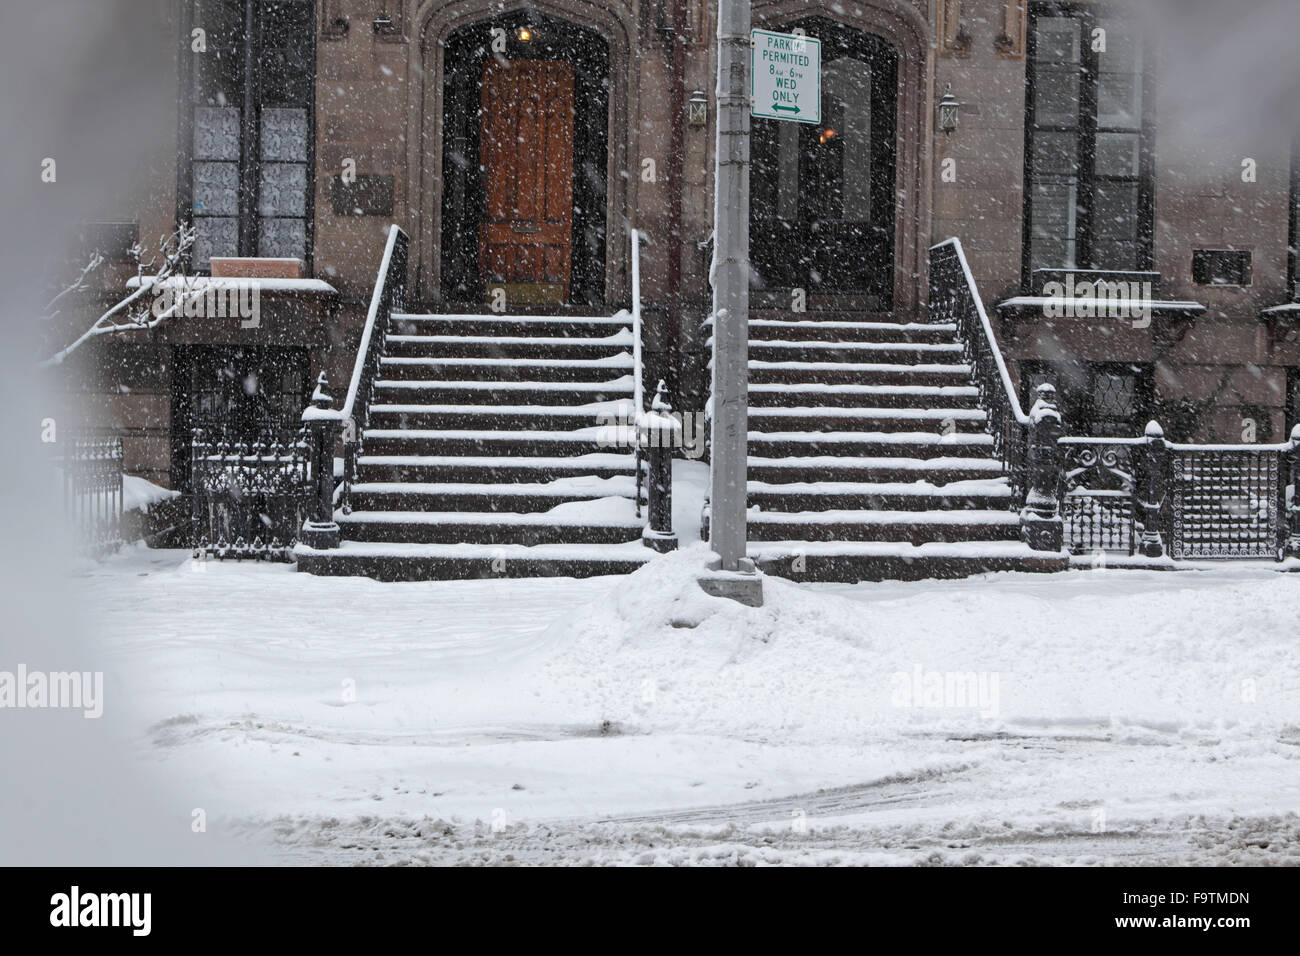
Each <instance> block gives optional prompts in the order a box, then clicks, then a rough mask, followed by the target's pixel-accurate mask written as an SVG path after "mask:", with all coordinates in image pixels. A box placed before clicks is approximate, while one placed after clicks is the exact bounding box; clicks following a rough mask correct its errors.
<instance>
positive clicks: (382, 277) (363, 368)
mask: <svg viewBox="0 0 1300 956" xmlns="http://www.w3.org/2000/svg"><path fill="white" fill-rule="evenodd" d="M409 245H410V237H409V236H407V234H406V232H405V230H403V229H402V228H401V227H400V226H398V225H397V224H396V223H394V224H393V225H391V226H390V227H389V229H388V242H387V243H386V244H385V245H384V255H383V258H382V259H380V261H379V275H378V277H377V278H376V279H375V288H374V291H373V292H372V293H371V294H370V309H369V310H368V311H367V312H366V324H365V326H364V327H363V328H362V330H361V341H360V343H359V344H358V345H357V358H356V362H355V363H354V364H353V366H352V378H351V379H350V380H349V382H348V393H347V397H346V398H345V399H344V401H343V406H342V407H341V408H337V409H336V408H331V407H330V405H331V403H332V401H333V399H331V398H330V396H329V394H328V392H327V391H326V385H327V383H326V381H325V373H324V372H322V373H321V377H320V380H319V382H318V384H317V386H316V392H315V393H314V394H313V395H312V404H311V405H309V406H308V407H307V408H306V409H305V410H304V411H303V413H302V420H303V423H304V424H307V425H311V424H312V423H319V426H320V427H324V426H329V427H332V428H333V429H338V428H340V427H341V428H342V432H343V488H342V495H341V504H342V507H343V510H344V512H348V511H351V492H352V484H353V482H354V481H355V480H356V474H357V458H359V457H360V455H361V445H362V439H363V437H364V434H365V429H366V424H367V422H368V420H369V417H370V396H371V394H372V393H373V391H374V386H375V376H376V375H378V374H379V360H380V359H381V358H383V352H384V338H385V336H386V334H387V332H388V323H389V320H390V319H391V317H392V314H393V313H394V312H396V311H400V310H401V309H402V308H403V307H404V302H405V299H406V259H407V249H408V247H409ZM324 445H328V455H327V457H326V452H325V450H324V448H323V446H324ZM323 446H322V450H321V451H320V454H321V456H322V459H321V460H320V461H314V462H313V468H317V471H316V472H314V473H315V474H317V475H318V476H320V477H319V480H321V481H322V482H323V481H324V480H325V476H326V475H329V474H332V473H333V455H334V451H333V447H334V446H333V441H331V440H324V441H323ZM318 510H320V509H318ZM315 520H316V521H318V522H321V523H329V522H330V521H332V515H316V516H315Z"/></svg>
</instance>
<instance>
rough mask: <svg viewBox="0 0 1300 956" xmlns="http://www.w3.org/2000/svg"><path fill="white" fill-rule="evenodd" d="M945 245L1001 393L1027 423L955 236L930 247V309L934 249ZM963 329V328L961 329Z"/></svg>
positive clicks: (1023, 421) (931, 304)
mask: <svg viewBox="0 0 1300 956" xmlns="http://www.w3.org/2000/svg"><path fill="white" fill-rule="evenodd" d="M945 246H947V247H949V248H951V250H952V254H953V255H954V256H955V257H956V259H957V261H958V262H959V263H960V264H961V271H962V275H963V277H964V278H965V280H966V290H967V291H968V292H969V293H970V297H971V301H972V302H973V303H974V306H975V312H976V315H977V316H978V318H979V328H978V331H979V332H981V333H982V334H983V338H984V340H985V341H986V342H987V343H988V345H989V351H990V352H991V354H992V359H993V361H994V363H995V364H996V365H997V373H998V378H1000V379H1001V381H1002V393H1003V395H1004V396H1005V397H1006V400H1007V403H1008V404H1009V405H1010V406H1011V411H1012V413H1013V414H1014V415H1015V417H1016V421H1018V422H1020V424H1022V425H1028V424H1029V416H1028V415H1026V414H1025V410H1024V409H1023V408H1022V407H1021V405H1020V397H1019V396H1018V395H1017V394H1016V388H1015V386H1014V385H1013V384H1012V382H1011V373H1010V372H1009V371H1007V363H1006V361H1005V360H1004V359H1003V358H1002V349H1001V348H999V346H998V338H997V336H996V335H995V334H994V332H993V324H992V323H991V322H989V316H988V313H987V312H985V311H984V303H983V301H981V299H980V296H979V290H978V289H977V288H976V287H975V276H974V275H973V274H972V273H971V271H970V265H969V264H968V263H967V262H966V252H965V250H964V249H962V247H961V240H960V239H958V238H957V237H956V236H953V237H952V238H951V239H945V240H944V241H943V242H940V243H938V244H936V245H933V246H931V247H930V309H931V311H933V310H934V308H935V299H934V292H935V289H934V262H935V250H936V249H943V248H944V247H945ZM963 331H964V330H963Z"/></svg>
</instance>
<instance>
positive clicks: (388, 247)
mask: <svg viewBox="0 0 1300 956" xmlns="http://www.w3.org/2000/svg"><path fill="white" fill-rule="evenodd" d="M399 235H400V236H403V237H405V236H406V232H405V231H404V230H403V229H402V227H401V226H399V225H397V223H393V224H392V225H391V226H389V227H388V242H387V243H385V244H384V256H383V258H382V259H380V260H379V275H378V277H377V278H376V279H375V288H374V291H373V292H371V294H370V308H369V309H368V310H367V311H366V325H365V328H364V329H363V330H362V332H361V341H360V343H358V345H357V360H356V363H355V364H354V365H353V366H352V381H351V382H350V383H349V384H348V394H347V398H345V399H344V400H343V407H342V408H341V409H340V410H339V413H338V415H339V418H340V419H343V420H346V419H349V418H351V417H352V413H353V410H354V409H355V408H356V404H357V392H358V391H359V390H360V388H361V379H362V377H363V376H364V375H365V369H366V358H367V355H368V354H369V352H370V341H371V339H372V338H373V337H374V334H375V319H376V317H377V316H378V315H379V307H380V305H381V303H382V302H383V298H384V289H385V287H386V286H387V284H388V272H389V268H390V267H391V265H392V262H393V248H394V247H395V246H396V245H397V237H398V236H399Z"/></svg>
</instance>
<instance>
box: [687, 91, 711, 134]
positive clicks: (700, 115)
mask: <svg viewBox="0 0 1300 956" xmlns="http://www.w3.org/2000/svg"><path fill="white" fill-rule="evenodd" d="M686 122H687V123H688V124H689V125H690V127H691V129H703V128H704V127H705V126H708V125H709V98H708V96H707V95H705V92H704V91H703V90H696V91H695V92H694V93H692V94H691V98H690V99H689V100H687V101H686Z"/></svg>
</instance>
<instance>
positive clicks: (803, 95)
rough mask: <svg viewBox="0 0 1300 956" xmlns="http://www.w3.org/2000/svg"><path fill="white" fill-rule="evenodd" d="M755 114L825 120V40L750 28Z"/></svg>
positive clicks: (752, 111) (800, 120)
mask: <svg viewBox="0 0 1300 956" xmlns="http://www.w3.org/2000/svg"><path fill="white" fill-rule="evenodd" d="M749 46H750V51H751V52H750V62H749V94H750V107H749V112H750V115H751V116H757V117H759V118H761V119H778V120H794V121H795V122H796V123H820V122H821V121H822V90H821V72H822V41H821V40H818V39H816V38H815V37H808V36H803V35H801V34H795V33H773V32H771V31H770V30H751V31H749Z"/></svg>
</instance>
